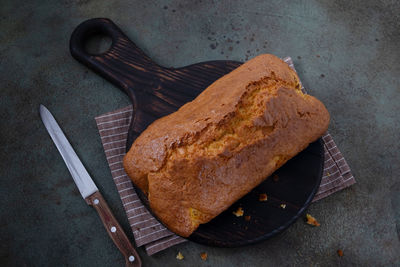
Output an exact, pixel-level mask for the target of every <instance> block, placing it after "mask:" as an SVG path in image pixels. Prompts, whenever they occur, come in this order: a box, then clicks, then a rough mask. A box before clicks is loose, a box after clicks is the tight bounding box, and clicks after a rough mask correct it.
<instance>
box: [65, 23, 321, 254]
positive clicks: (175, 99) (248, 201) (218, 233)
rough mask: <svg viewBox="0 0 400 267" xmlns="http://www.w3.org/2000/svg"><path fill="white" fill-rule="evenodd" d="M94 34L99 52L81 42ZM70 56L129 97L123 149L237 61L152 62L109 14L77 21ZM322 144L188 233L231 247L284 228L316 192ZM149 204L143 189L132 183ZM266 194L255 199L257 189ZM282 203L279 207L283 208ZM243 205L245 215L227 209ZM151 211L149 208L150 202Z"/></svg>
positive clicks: (201, 240)
mask: <svg viewBox="0 0 400 267" xmlns="http://www.w3.org/2000/svg"><path fill="white" fill-rule="evenodd" d="M93 34H104V35H107V36H109V37H111V40H112V44H111V47H110V48H109V49H108V50H107V51H105V52H104V53H102V54H99V55H92V54H89V53H87V52H86V50H85V42H86V40H87V39H88V38H89V37H90V36H91V35H93ZM70 51H71V54H72V56H73V57H74V58H75V59H77V60H78V61H80V62H81V63H83V64H85V65H87V66H88V67H89V68H91V69H92V70H94V71H95V72H97V73H98V74H100V75H102V76H103V77H104V78H106V79H107V80H109V81H110V82H112V83H113V84H115V85H116V86H118V87H119V88H120V89H122V90H124V91H125V92H126V93H127V94H128V96H129V97H130V98H131V100H132V103H133V109H134V112H133V114H134V115H133V118H132V121H131V125H130V128H129V132H128V140H127V149H129V148H130V147H131V145H132V143H133V141H134V140H135V139H136V138H137V137H138V136H139V135H140V133H141V132H142V131H143V130H144V129H146V127H147V126H148V125H149V124H151V123H152V122H153V121H154V120H156V119H158V118H160V117H163V116H165V115H168V114H170V113H172V112H174V111H176V110H177V109H178V108H179V107H181V106H182V105H183V104H185V103H187V102H188V101H191V100H193V99H194V98H195V97H196V96H197V95H198V94H200V93H201V92H202V91H203V90H204V89H205V88H207V87H208V86H209V85H210V84H211V83H212V82H214V81H215V80H217V79H218V78H220V77H221V76H223V75H225V74H227V73H229V72H230V71H232V70H233V69H235V68H237V67H238V66H240V65H241V64H242V63H241V62H236V61H227V60H226V61H225V60H224V61H208V62H203V63H197V64H193V65H190V66H186V67H183V68H179V69H173V68H165V67H162V66H159V65H157V64H156V63H155V62H153V61H152V60H151V59H150V58H149V57H148V56H146V55H145V54H144V53H143V52H142V51H141V50H140V49H139V48H138V47H137V46H136V45H135V44H134V43H133V42H132V41H131V40H130V39H129V38H128V37H127V36H125V34H124V33H123V32H122V31H121V30H120V29H119V28H118V27H117V26H116V25H115V24H114V23H113V22H112V21H111V20H109V19H104V18H98V19H91V20H87V21H85V22H83V23H81V24H80V25H79V26H78V27H77V28H76V29H75V30H74V32H73V33H72V36H71V40H70ZM323 163H324V153H323V144H322V141H321V140H318V141H316V142H314V143H312V144H310V145H309V146H308V147H307V148H306V149H305V150H304V151H302V152H301V153H299V154H298V155H297V156H296V157H294V158H293V159H291V160H290V161H289V162H287V163H286V164H285V165H284V166H282V167H281V168H280V169H279V170H277V171H276V172H275V174H273V175H272V176H275V175H276V177H279V179H278V180H277V181H275V180H276V179H271V178H270V179H267V180H265V181H264V182H263V183H262V184H260V185H259V186H258V187H256V188H255V189H253V190H252V191H251V192H250V193H249V194H247V195H246V196H245V197H243V198H242V199H240V200H239V201H237V202H236V203H235V204H234V205H232V206H231V207H230V208H229V209H228V210H226V211H225V212H223V213H221V214H220V215H219V216H217V217H216V218H214V219H213V220H212V221H210V222H209V223H207V224H204V225H201V226H200V227H199V228H198V229H197V230H196V231H195V232H194V233H193V234H192V235H191V236H190V237H189V238H188V239H190V240H192V241H194V242H198V243H202V244H206V245H212V246H221V247H235V246H242V245H248V244H252V243H255V242H258V241H261V240H265V239H267V238H270V237H272V236H274V235H275V234H277V233H279V232H281V231H283V230H284V229H286V228H287V227H288V226H289V225H291V224H292V223H293V222H294V221H295V220H296V219H297V218H298V217H299V216H301V214H302V213H303V212H304V211H305V209H306V208H307V207H308V205H309V204H310V203H311V201H312V199H313V197H314V195H315V193H316V192H317V190H318V188H319V185H320V182H321V178H322V171H323ZM135 189H136V191H137V193H138V195H139V197H140V198H141V199H142V201H143V202H144V204H145V205H146V206H147V207H148V208H149V205H148V201H147V199H146V197H145V196H144V194H143V193H142V192H140V190H139V189H137V188H136V187H135ZM261 193H266V194H267V196H268V200H267V201H265V202H260V201H259V200H258V198H259V194H261ZM283 206H284V208H283ZM238 207H242V208H243V210H244V215H245V216H248V215H249V216H250V220H248V221H247V220H245V216H242V217H236V216H234V215H233V214H232V212H233V211H234V210H236V209H237V208H238ZM149 210H150V211H151V209H150V208H149Z"/></svg>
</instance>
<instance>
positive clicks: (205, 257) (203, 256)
mask: <svg viewBox="0 0 400 267" xmlns="http://www.w3.org/2000/svg"><path fill="white" fill-rule="evenodd" d="M207 256H208V255H207V253H206V252H203V253H201V254H200V257H201V259H202V260H203V261H205V260H206V259H207Z"/></svg>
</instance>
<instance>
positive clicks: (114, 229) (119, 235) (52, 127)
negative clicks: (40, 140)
mask: <svg viewBox="0 0 400 267" xmlns="http://www.w3.org/2000/svg"><path fill="white" fill-rule="evenodd" d="M40 116H41V118H42V121H43V123H44V126H45V127H46V129H47V132H48V133H49V134H50V136H51V139H53V142H54V144H55V145H56V147H57V149H58V151H59V152H60V154H61V156H62V158H63V159H64V162H65V164H66V165H67V167H68V170H69V172H70V173H71V175H72V178H73V179H74V181H75V184H76V185H77V186H78V189H79V192H80V193H81V195H82V197H83V199H85V201H86V203H87V204H89V205H90V206H93V207H94V208H95V210H96V211H97V212H98V214H99V216H100V218H101V220H102V222H103V224H104V227H105V228H106V229H107V233H108V235H109V236H110V237H111V239H112V240H113V241H114V244H115V245H116V246H117V247H118V249H119V250H120V251H121V253H122V254H123V255H124V257H125V262H126V266H135V267H137V266H141V265H142V263H141V260H140V258H139V255H138V253H137V252H136V250H135V249H134V247H133V245H132V244H131V242H130V241H129V239H128V237H127V236H126V235H125V233H124V231H123V230H122V228H121V226H120V225H119V224H118V222H117V220H116V219H115V217H114V215H113V214H112V212H111V210H110V208H109V207H108V205H107V203H106V201H105V200H104V198H103V196H102V195H101V194H100V192H99V189H97V186H96V185H95V184H94V182H93V180H92V178H91V177H90V175H89V173H88V172H87V171H86V169H85V167H84V166H83V164H82V162H81V161H80V160H79V158H78V156H77V155H76V153H75V151H74V149H73V148H72V146H71V144H70V143H69V142H68V140H67V138H66V137H65V135H64V133H63V131H62V130H61V128H60V126H58V124H57V122H56V120H55V119H54V117H53V115H52V114H51V113H50V111H49V110H48V109H47V108H46V107H45V106H43V105H40Z"/></svg>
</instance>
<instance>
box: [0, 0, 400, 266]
mask: <svg viewBox="0 0 400 267" xmlns="http://www.w3.org/2000/svg"><path fill="white" fill-rule="evenodd" d="M399 14H400V3H399V2H398V1H330V0H325V1H282V2H280V1H270V3H268V2H267V1H206V0H203V1H182V0H175V1H172V0H171V1H108V0H99V1H93V0H76V1H69V0H62V1H20V0H19V1H14V0H13V1H11V0H3V1H2V2H1V5H0V85H1V97H0V116H1V120H0V123H1V128H0V148H1V154H0V155H1V156H0V177H1V179H0V203H1V209H0V210H1V211H0V241H1V242H0V264H1V265H11V266H12V265H15V266H25V265H26V266H57V265H71V266H118V265H123V259H122V256H121V255H120V253H119V251H118V250H117V249H116V247H115V246H114V244H113V243H112V242H111V240H110V239H109V238H108V236H107V233H106V232H105V230H104V229H103V226H102V224H101V222H100V220H99V218H98V216H97V214H96V212H95V211H94V210H93V209H92V208H90V207H89V206H87V205H86V204H85V202H84V201H83V200H82V198H81V197H80V195H79V192H78V190H77V188H76V186H75V184H74V183H73V181H72V179H71V177H70V174H69V172H68V170H67V168H66V167H65V165H64V163H63V161H62V159H61V157H60V156H59V154H58V152H57V150H56V148H55V146H54V145H53V144H52V141H51V140H50V138H49V136H48V135H47V133H46V131H45V128H44V127H43V125H42V122H41V121H40V119H39V114H38V107H39V104H40V103H43V104H45V105H46V106H47V107H48V108H49V109H50V110H51V111H52V112H53V114H54V115H55V116H56V118H57V119H58V121H59V122H60V124H61V125H62V128H63V129H64V130H65V132H66V134H67V136H68V137H69V139H70V140H71V143H72V145H73V146H74V147H75V148H76V151H77V153H78V155H79V156H80V157H81V159H82V161H83V163H84V164H85V165H86V167H87V169H88V171H89V173H91V175H92V177H93V179H94V180H95V182H96V183H97V185H98V187H99V189H100V190H101V192H102V193H103V194H104V197H105V198H106V200H107V201H108V202H109V205H110V207H111V209H112V210H113V211H114V213H115V214H116V217H117V218H118V220H119V221H120V223H121V224H122V225H123V227H124V228H125V229H126V230H127V231H128V230H129V225H128V221H127V219H126V216H125V214H124V212H123V208H122V205H121V201H120V200H119V197H118V194H117V191H116V188H115V185H114V184H113V181H112V179H111V175H110V171H109V169H108V167H107V164H106V159H105V156H104V153H103V150H102V146H101V143H100V138H99V135H98V132H97V129H96V125H95V121H94V117H95V116H96V115H99V114H102V113H104V112H108V111H111V110H114V109H116V108H120V107H123V106H126V105H127V104H129V101H128V98H127V97H126V96H125V95H124V94H123V93H122V92H120V91H119V90H118V89H116V88H115V87H114V86H112V85H111V84H110V83H108V82H107V81H105V80H103V79H102V78H100V77H99V76H97V75H96V74H94V73H93V72H91V71H88V69H87V68H86V67H84V66H82V65H80V64H79V63H78V62H76V61H75V60H74V59H73V58H72V57H71V56H70V54H69V50H68V41H69V37H70V34H71V33H72V31H73V29H74V27H75V26H77V25H78V24H79V23H80V22H82V21H84V20H86V19H88V18H93V17H108V18H110V19H112V20H113V21H114V22H115V23H116V24H117V25H119V26H120V27H121V29H123V31H124V32H125V33H126V34H127V35H128V36H129V37H130V38H131V39H132V40H133V41H134V42H136V43H137V44H138V46H139V47H141V48H142V49H143V50H144V51H145V52H146V53H147V54H148V55H149V56H151V57H152V58H153V59H154V60H155V61H156V62H158V63H160V64H162V65H165V66H173V67H179V66H184V65H187V64H191V63H195V62H200V61H206V60H214V59H232V60H240V61H244V60H246V59H249V58H251V57H253V56H255V55H257V54H260V53H273V54H276V55H277V56H280V57H283V56H287V55H289V56H292V57H293V59H294V61H295V65H296V68H297V69H298V72H299V75H300V78H301V79H302V81H303V83H304V85H305V87H306V88H307V90H308V91H309V92H310V93H311V94H313V95H315V96H317V97H318V98H319V99H321V100H322V101H323V102H324V103H325V104H326V106H327V108H328V110H329V111H330V113H331V116H332V121H331V125H330V128H329V131H330V132H331V134H332V135H333V136H334V138H335V140H336V142H337V144H338V146H339V147H340V148H341V150H342V152H343V154H344V156H345V157H346V159H347V160H348V162H349V164H350V166H351V167H352V170H353V174H354V176H355V177H356V179H357V184H356V185H354V186H352V187H351V188H348V189H346V190H344V191H341V192H339V193H336V194H334V195H332V196H330V197H328V198H326V199H323V200H321V201H319V202H317V203H314V204H312V206H311V207H310V208H309V213H311V214H313V215H314V216H315V217H316V218H317V219H318V220H319V221H320V223H321V226H320V227H318V228H312V227H309V226H308V225H306V224H305V223H304V222H303V221H301V220H299V221H298V222H297V223H295V224H294V225H293V226H292V227H290V228H289V229H288V230H287V231H286V232H284V233H283V234H281V235H279V236H277V237H275V238H273V239H271V240H268V241H265V242H262V243H259V244H257V245H253V246H248V247H243V248H235V249H224V248H211V247H205V246H201V245H197V244H195V243H186V244H181V245H178V246H176V247H173V248H170V249H168V250H166V251H163V252H161V253H159V254H156V255H154V256H152V257H149V256H146V255H145V253H144V251H143V250H142V249H139V252H140V254H141V255H142V257H143V262H144V266H293V265H305V266H310V265H311V266H329V265H340V264H341V265H345V266H352V265H367V266H382V265H385V266H394V265H400V241H399V227H400V225H399V223H400V182H399V173H400V164H399V161H400V153H399V149H400V145H399V144H400V142H399V139H400V116H399V110H400V78H399V77H400V63H399V61H400V51H399V43H400V15H399ZM94 46H96V45H94ZM129 237H130V238H131V239H132V238H133V236H132V234H131V233H129ZM338 249H342V250H343V252H344V255H343V257H339V256H338V255H337V253H336V251H337V250H338ZM178 251H181V252H182V254H183V255H184V256H185V258H184V260H182V261H178V260H176V259H175V256H176V254H177V252H178ZM204 251H205V252H207V253H208V260H207V261H206V262H203V261H202V260H201V259H200V253H201V252H204Z"/></svg>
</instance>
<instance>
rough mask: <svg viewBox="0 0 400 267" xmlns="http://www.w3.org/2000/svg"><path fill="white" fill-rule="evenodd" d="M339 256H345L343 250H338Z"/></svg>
mask: <svg viewBox="0 0 400 267" xmlns="http://www.w3.org/2000/svg"><path fill="white" fill-rule="evenodd" d="M337 254H338V255H339V257H342V256H343V250H341V249H338V250H337Z"/></svg>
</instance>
